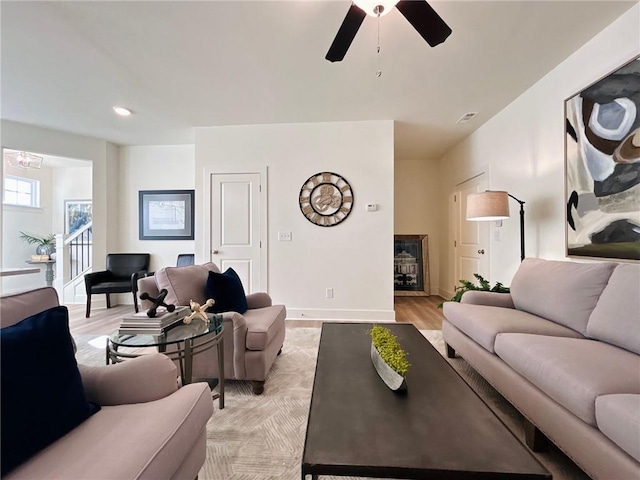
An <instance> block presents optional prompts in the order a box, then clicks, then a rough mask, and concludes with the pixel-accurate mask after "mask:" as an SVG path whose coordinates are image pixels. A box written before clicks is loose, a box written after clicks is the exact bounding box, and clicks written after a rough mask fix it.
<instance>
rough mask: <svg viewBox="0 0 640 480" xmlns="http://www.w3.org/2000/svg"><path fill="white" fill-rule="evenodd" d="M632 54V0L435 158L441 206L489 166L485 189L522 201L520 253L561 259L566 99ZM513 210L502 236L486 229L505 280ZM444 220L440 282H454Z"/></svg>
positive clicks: (635, 24) (637, 45) (513, 242)
mask: <svg viewBox="0 0 640 480" xmlns="http://www.w3.org/2000/svg"><path fill="white" fill-rule="evenodd" d="M638 54H640V6H638V5H636V6H635V7H633V8H632V9H631V10H629V11H628V12H627V13H625V14H624V15H623V16H622V17H620V18H619V19H618V20H617V21H615V22H613V23H612V24H611V25H610V26H609V27H607V28H606V29H605V30H603V31H602V32H601V33H600V34H598V35H597V36H595V37H594V38H593V39H592V40H591V41H589V42H588V43H587V44H585V45H584V46H583V47H582V48H580V49H579V50H578V51H576V52H575V53H574V54H573V55H571V56H570V57H569V58H567V59H566V60H565V61H564V62H562V63H561V64H560V65H558V66H557V67H556V68H555V69H553V70H552V71H551V72H550V73H548V74H547V75H546V76H545V77H544V78H542V79H541V80H540V81H539V82H537V83H536V84H535V85H534V86H533V87H531V88H530V89H529V90H527V91H526V92H525V93H524V94H522V95H521V96H520V97H519V98H517V99H516V100H515V101H514V102H512V103H511V104H510V105H509V106H507V107H506V108H505V109H504V110H503V111H502V112H500V113H499V114H498V115H496V116H495V117H493V118H492V119H491V120H490V121H489V122H487V123H486V124H485V125H483V126H482V127H481V128H480V129H478V130H477V131H476V132H475V133H473V134H472V135H471V136H469V137H468V138H467V139H466V140H464V141H463V142H462V143H460V144H459V145H457V146H456V147H455V148H454V149H452V150H451V151H449V152H448V153H447V154H446V155H445V156H444V157H443V158H442V159H440V168H441V172H442V192H441V197H440V203H441V205H442V206H443V208H444V206H445V205H446V204H447V196H448V194H449V193H450V192H452V191H453V189H454V186H455V185H456V184H457V183H459V182H462V181H463V180H465V179H467V178H470V177H471V176H473V175H474V174H476V173H478V172H479V171H481V170H482V166H483V165H488V166H489V171H488V172H487V173H488V176H489V188H490V189H492V190H508V191H509V192H510V193H512V194H513V195H515V196H516V197H518V198H520V199H521V200H524V201H525V202H526V205H525V211H526V214H525V215H526V236H525V238H526V255H527V256H529V257H541V258H547V259H564V258H565V198H564V101H565V99H567V98H569V97H571V96H573V95H575V94H576V93H577V92H578V91H580V90H581V89H583V88H584V87H586V86H588V85H589V84H591V83H592V82H594V81H596V80H598V79H600V78H601V77H602V76H604V75H606V74H608V73H609V72H611V71H613V70H615V69H616V68H618V67H620V66H621V65H623V64H624V63H626V62H627V61H629V60H631V59H632V58H633V57H634V56H636V55H638ZM511 211H512V216H511V218H510V219H509V220H507V221H505V222H504V227H502V232H501V241H500V242H496V241H495V240H493V235H491V238H492V241H491V258H490V280H491V281H492V282H495V281H500V282H503V283H504V284H506V285H509V284H510V282H511V279H512V277H513V274H514V273H515V271H516V269H517V268H518V265H519V263H520V255H519V253H520V248H519V241H520V233H519V220H518V213H517V212H518V205H517V204H516V203H515V202H512V203H511ZM443 227H446V228H442V230H441V237H440V242H441V245H443V246H445V248H442V249H441V250H440V262H441V266H440V285H453V284H454V283H456V281H457V279H454V278H453V265H451V262H450V261H449V260H448V259H449V257H450V248H448V247H447V246H446V245H447V242H446V238H447V232H448V226H445V225H443ZM491 228H492V229H493V228H495V227H494V226H492V227H491Z"/></svg>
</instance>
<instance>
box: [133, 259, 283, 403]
mask: <svg viewBox="0 0 640 480" xmlns="http://www.w3.org/2000/svg"><path fill="white" fill-rule="evenodd" d="M209 272H216V273H220V270H219V269H218V267H217V266H216V265H215V264H214V263H206V264H204V265H189V266H185V267H166V268H162V269H160V270H158V271H157V272H156V273H155V274H154V275H153V276H150V277H145V278H141V279H140V280H138V291H139V292H140V294H141V295H142V294H143V293H147V294H149V295H150V296H151V297H153V298H156V297H157V296H158V293H159V291H160V290H162V289H166V290H167V292H168V293H167V296H166V298H165V301H166V302H167V303H169V304H174V305H185V306H188V305H189V302H190V301H191V300H193V301H194V302H198V303H199V304H201V305H202V304H204V303H205V301H206V300H207V299H206V284H207V279H208V277H209ZM246 298H247V304H248V307H249V309H248V310H247V311H246V312H244V313H243V314H240V313H238V312H225V313H223V318H224V334H223V338H224V377H225V380H227V379H235V380H250V381H251V383H252V387H253V392H254V393H255V394H256V395H260V394H261V393H262V392H263V391H264V384H265V380H266V378H267V373H268V372H269V369H270V368H271V366H272V365H273V362H274V361H275V359H276V357H277V356H278V355H279V354H280V351H281V350H282V345H283V343H284V337H285V318H286V316H287V311H286V309H285V306H284V305H272V301H271V297H270V296H269V295H268V294H266V293H264V292H259V293H253V294H249V295H247V296H246ZM150 306H151V303H150V302H149V301H147V300H143V301H142V308H143V309H148V308H149V307H150ZM193 376H194V378H217V377H218V359H217V353H216V351H215V349H210V350H207V351H205V352H202V353H201V354H198V355H197V356H195V357H194V358H193Z"/></svg>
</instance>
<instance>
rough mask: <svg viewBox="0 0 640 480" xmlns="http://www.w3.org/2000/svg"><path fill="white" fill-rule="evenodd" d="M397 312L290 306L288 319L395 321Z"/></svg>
mask: <svg viewBox="0 0 640 480" xmlns="http://www.w3.org/2000/svg"><path fill="white" fill-rule="evenodd" d="M395 319H396V312H394V311H393V310H330V309H322V308H289V307H287V320H324V321H328V322H331V321H341V320H347V321H350V322H380V323H392V322H395Z"/></svg>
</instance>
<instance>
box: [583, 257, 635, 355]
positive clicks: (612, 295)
mask: <svg viewBox="0 0 640 480" xmlns="http://www.w3.org/2000/svg"><path fill="white" fill-rule="evenodd" d="M587 337H589V338H594V339H596V340H602V341H604V342H607V343H612V344H613V345H617V346H618V347H622V348H625V349H627V350H630V351H632V352H635V353H637V354H639V355H640V265H637V264H636V265H632V264H620V265H618V266H617V267H616V268H615V270H614V271H613V273H612V274H611V277H610V278H609V283H608V284H607V286H606V287H605V289H604V291H603V292H602V295H600V299H599V300H598V304H597V305H596V308H594V309H593V313H592V314H591V317H590V318H589V323H588V324H587Z"/></svg>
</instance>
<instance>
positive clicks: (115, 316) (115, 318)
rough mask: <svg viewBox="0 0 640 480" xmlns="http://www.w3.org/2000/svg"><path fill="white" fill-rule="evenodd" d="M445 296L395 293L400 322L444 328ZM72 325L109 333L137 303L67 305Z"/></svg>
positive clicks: (306, 323) (77, 331) (80, 331)
mask: <svg viewBox="0 0 640 480" xmlns="http://www.w3.org/2000/svg"><path fill="white" fill-rule="evenodd" d="M442 301H443V299H442V298H441V297H438V296H435V295H432V296H430V297H395V298H394V309H395V311H396V322H398V323H413V324H414V325H415V326H416V328H418V329H420V330H425V329H426V330H440V329H441V328H442V319H443V318H444V317H443V315H442V310H441V309H438V308H437V305H438V304H439V303H440V302H442ZM67 308H68V309H69V328H70V330H71V334H73V335H109V334H111V333H113V332H114V331H116V330H117V329H118V327H119V326H120V320H121V319H122V317H124V316H126V315H129V314H131V313H133V305H118V306H115V307H113V308H110V309H106V308H93V309H92V310H91V317H90V318H85V316H84V314H85V306H84V305H75V304H74V305H67ZM321 323H322V322H321V321H313V320H288V321H287V326H289V327H318V326H320V325H321Z"/></svg>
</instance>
